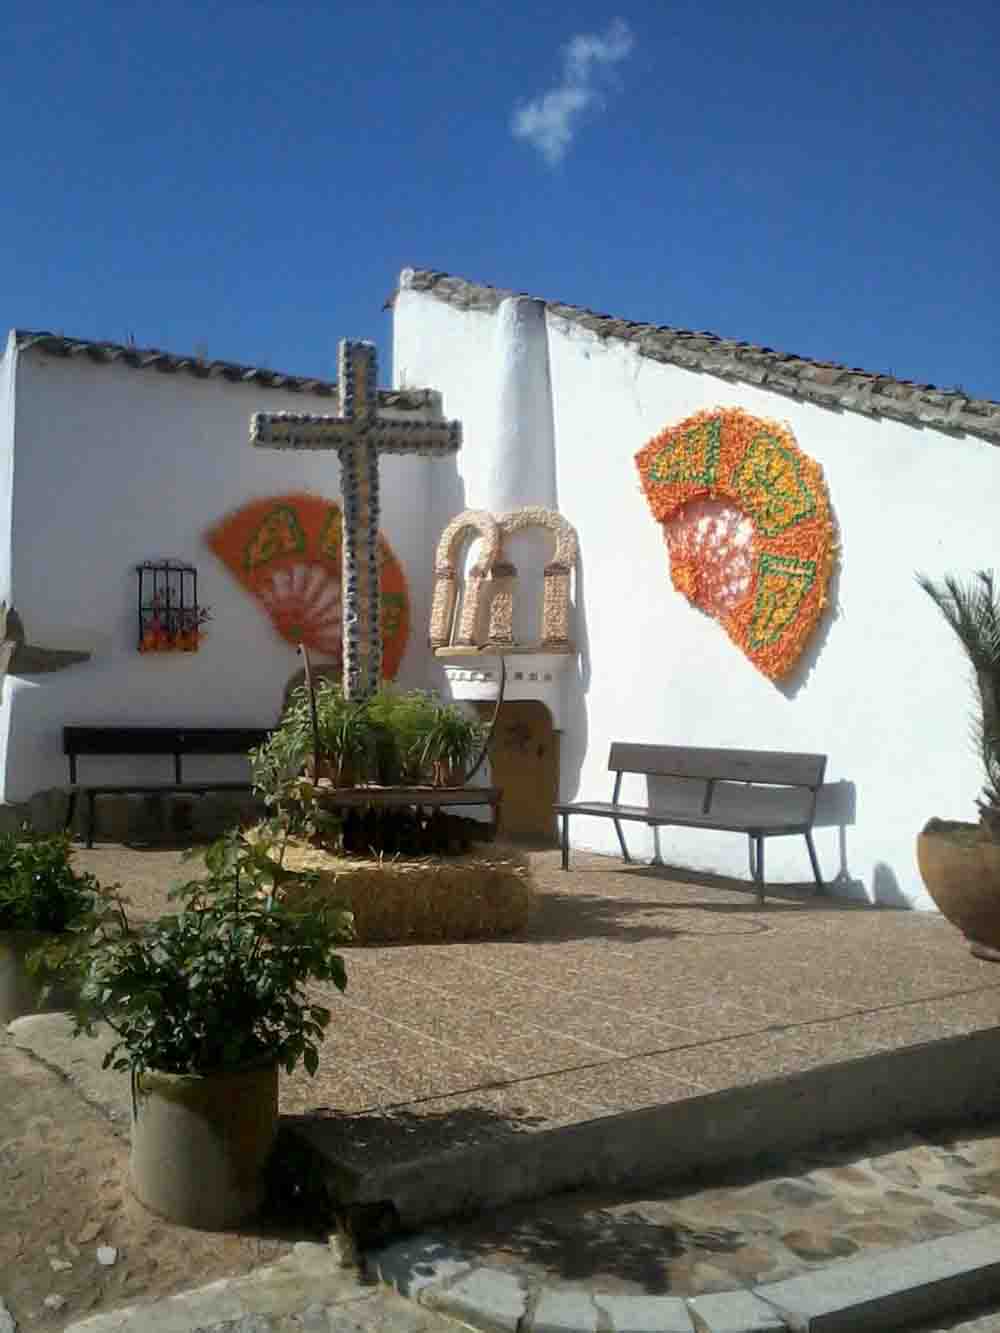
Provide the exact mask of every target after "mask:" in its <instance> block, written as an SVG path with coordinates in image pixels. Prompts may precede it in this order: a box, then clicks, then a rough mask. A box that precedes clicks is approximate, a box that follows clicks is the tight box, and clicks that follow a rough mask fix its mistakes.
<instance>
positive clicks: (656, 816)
mask: <svg viewBox="0 0 1000 1333" xmlns="http://www.w3.org/2000/svg"><path fill="white" fill-rule="evenodd" d="M555 810H556V814H560V815H561V814H569V815H595V816H599V817H602V818H608V819H627V820H630V821H632V822H634V823H639V824H649V825H655V824H660V825H668V824H676V825H678V826H680V827H684V828H710V829H718V830H719V831H720V832H723V833H757V832H758V831H759V832H762V833H771V834H778V833H804V832H805V831H806V829H807V828H809V827H810V825H809V822H808V820H803V819H796V820H789V819H783V818H781V817H780V816H778V815H777V814H767V815H763V814H762V815H755V816H754V817H753V818H749V817H748V818H746V819H738V818H735V817H733V816H730V815H711V814H709V815H699V814H696V813H694V812H688V813H686V814H681V813H677V814H672V813H671V812H670V811H669V810H664V811H659V810H652V809H649V808H647V807H646V806H642V805H615V804H614V803H613V802H612V801H580V802H573V803H571V804H567V805H557V806H556V807H555Z"/></svg>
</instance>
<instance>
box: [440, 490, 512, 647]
mask: <svg viewBox="0 0 1000 1333" xmlns="http://www.w3.org/2000/svg"><path fill="white" fill-rule="evenodd" d="M469 532H475V533H478V535H479V537H480V538H481V540H482V543H483V549H482V552H481V553H480V555H479V558H478V559H477V561H476V563H475V564H474V565H473V567H472V568H471V569H470V570H469V573H468V574H467V576H466V581H465V596H464V598H463V599H462V616H461V623H460V624H459V626H458V630H457V633H456V635H455V640H454V641H455V643H456V644H459V645H462V646H464V647H471V646H473V645H474V644H475V636H476V626H477V625H478V624H479V615H480V601H481V599H482V595H483V584H484V583H485V582H486V579H487V577H488V576H489V574H490V572H491V571H492V569H493V566H494V565H495V564H497V562H498V561H499V560H500V528H499V526H498V525H497V521H496V519H495V518H494V517H493V515H492V514H490V513H488V512H487V511H486V510H485V509H464V510H463V511H462V513H460V514H456V516H455V517H454V518H453V519H452V520H451V522H450V523H449V524H448V526H447V527H446V528H445V530H444V532H442V534H441V539H440V541H439V542H438V546H437V555H436V557H435V560H434V596H433V599H432V601H431V633H430V640H431V647H432V648H445V647H447V646H448V644H449V643H451V641H452V639H451V630H452V619H453V617H454V615H455V601H456V599H457V597H458V567H457V563H458V554H459V550H460V548H461V545H462V541H463V539H464V537H465V536H466V534H467V533H469Z"/></svg>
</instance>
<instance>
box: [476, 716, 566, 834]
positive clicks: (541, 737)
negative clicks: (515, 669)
mask: <svg viewBox="0 0 1000 1333" xmlns="http://www.w3.org/2000/svg"><path fill="white" fill-rule="evenodd" d="M478 707H479V711H480V715H481V717H482V718H483V720H484V721H486V722H488V721H489V720H490V719H491V718H492V716H493V705H492V704H488V703H482V704H479V705H478ZM490 765H491V768H492V773H493V778H492V781H493V785H494V786H496V787H501V788H502V789H503V803H502V805H501V807H500V833H501V836H503V837H508V838H515V839H524V840H525V841H531V842H544V843H551V842H554V841H555V837H556V820H555V815H554V814H553V813H552V807H553V805H554V804H555V802H556V801H557V800H558V799H559V734H558V732H556V731H554V730H553V727H552V715H551V713H550V712H549V710H548V709H547V708H546V707H545V705H544V704H543V703H539V702H538V701H537V700H535V699H518V700H513V701H510V702H506V703H504V704H502V705H501V707H500V717H499V719H498V721H497V729H496V732H495V733H494V736H493V743H492V745H491V746H490Z"/></svg>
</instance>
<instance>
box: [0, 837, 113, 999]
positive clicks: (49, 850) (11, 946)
mask: <svg viewBox="0 0 1000 1333" xmlns="http://www.w3.org/2000/svg"><path fill="white" fill-rule="evenodd" d="M71 856H72V847H71V843H70V839H69V837H68V836H65V835H63V834H55V835H52V836H41V835H35V834H32V833H30V832H29V831H28V830H26V829H25V830H22V831H21V833H19V834H14V833H7V834H4V835H3V836H2V837H0V1023H9V1022H10V1020H11V1019H13V1018H17V1017H19V1016H20V1015H22V1014H29V1013H37V1012H38V1011H39V1010H46V1009H47V1010H52V1009H65V1008H69V1007H70V1006H71V1005H72V1002H73V995H72V990H71V988H69V987H67V986H65V985H62V986H60V985H58V984H56V979H55V974H54V973H50V969H49V967H48V965H47V962H46V959H47V958H48V957H49V956H50V951H51V950H52V949H53V948H54V947H55V946H57V945H58V943H59V942H60V941H61V940H65V939H67V938H68V932H70V931H72V930H73V929H74V928H76V927H78V926H79V925H80V924H81V923H82V922H84V921H85V920H87V919H88V918H89V914H90V913H91V912H92V911H93V910H94V909H95V907H96V906H97V905H98V904H99V903H100V901H101V900H102V896H103V894H104V891H103V890H102V889H101V887H100V885H99V884H98V882H97V880H96V879H95V878H94V876H93V875H91V874H87V873H84V874H78V873H77V872H76V871H74V869H73V867H72V865H71V861H70V858H71Z"/></svg>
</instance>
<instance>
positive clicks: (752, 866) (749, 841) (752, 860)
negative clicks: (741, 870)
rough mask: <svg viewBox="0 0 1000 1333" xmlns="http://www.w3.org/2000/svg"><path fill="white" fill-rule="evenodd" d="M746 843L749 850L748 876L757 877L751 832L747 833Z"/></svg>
mask: <svg viewBox="0 0 1000 1333" xmlns="http://www.w3.org/2000/svg"><path fill="white" fill-rule="evenodd" d="M747 844H748V847H749V852H750V878H751V879H756V878H757V858H756V857H755V856H754V845H753V834H752V833H751V834H749V835H748V837H747Z"/></svg>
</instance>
